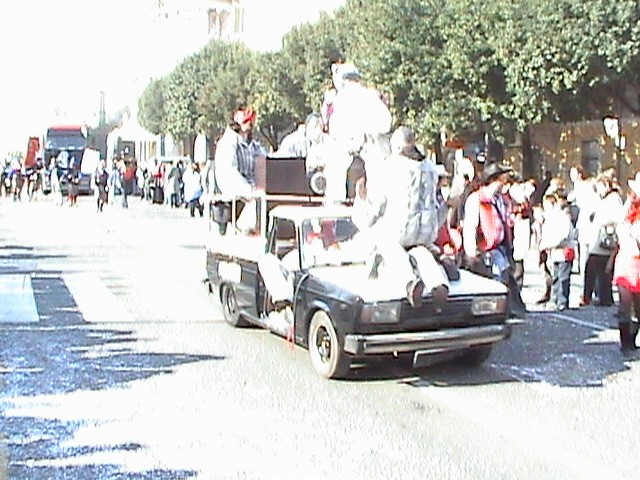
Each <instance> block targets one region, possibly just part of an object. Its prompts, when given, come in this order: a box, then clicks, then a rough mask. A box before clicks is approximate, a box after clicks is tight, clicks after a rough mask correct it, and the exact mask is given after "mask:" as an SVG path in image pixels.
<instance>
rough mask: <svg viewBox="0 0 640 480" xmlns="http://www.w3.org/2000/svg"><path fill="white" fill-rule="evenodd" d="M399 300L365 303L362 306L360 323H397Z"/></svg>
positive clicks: (400, 304) (398, 319) (398, 318)
mask: <svg viewBox="0 0 640 480" xmlns="http://www.w3.org/2000/svg"><path fill="white" fill-rule="evenodd" d="M401 306H402V303H401V302H385V303H367V304H365V305H363V306H362V313H361V314H360V321H361V322H362V323H398V322H399V321H400V307H401Z"/></svg>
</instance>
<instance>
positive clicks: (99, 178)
mask: <svg viewBox="0 0 640 480" xmlns="http://www.w3.org/2000/svg"><path fill="white" fill-rule="evenodd" d="M93 183H94V185H95V188H96V207H97V210H98V212H102V209H103V207H104V204H105V203H107V201H108V199H109V174H108V173H107V170H106V165H105V162H104V160H100V163H98V167H97V168H96V171H95V173H94V174H93Z"/></svg>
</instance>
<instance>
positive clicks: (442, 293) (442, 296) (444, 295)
mask: <svg viewBox="0 0 640 480" xmlns="http://www.w3.org/2000/svg"><path fill="white" fill-rule="evenodd" d="M448 298H449V288H447V287H446V286H445V285H438V286H437V287H434V288H433V290H431V302H432V304H433V308H434V309H435V311H436V312H438V313H440V312H441V311H442V308H443V307H444V304H445V303H447V299H448Z"/></svg>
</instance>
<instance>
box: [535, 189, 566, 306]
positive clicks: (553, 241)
mask: <svg viewBox="0 0 640 480" xmlns="http://www.w3.org/2000/svg"><path fill="white" fill-rule="evenodd" d="M543 208H544V220H543V222H542V228H541V237H540V247H539V248H540V250H541V251H542V250H546V251H547V252H548V261H549V262H550V263H551V264H552V265H553V267H552V271H553V282H552V284H551V303H552V305H551V306H552V307H553V308H554V309H555V310H559V311H562V310H565V309H567V308H569V287H570V280H571V265H572V263H573V260H574V259H575V238H574V237H575V232H574V229H573V225H572V224H571V215H570V213H569V209H568V205H567V202H566V201H565V200H564V199H560V198H558V197H557V196H555V195H546V196H545V197H544V198H543Z"/></svg>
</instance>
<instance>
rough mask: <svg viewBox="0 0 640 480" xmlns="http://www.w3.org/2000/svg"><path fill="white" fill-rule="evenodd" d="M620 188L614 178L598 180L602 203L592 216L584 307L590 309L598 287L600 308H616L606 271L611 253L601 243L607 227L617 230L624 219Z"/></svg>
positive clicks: (606, 177)
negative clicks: (619, 221) (611, 306)
mask: <svg viewBox="0 0 640 480" xmlns="http://www.w3.org/2000/svg"><path fill="white" fill-rule="evenodd" d="M618 187H619V186H618V181H617V180H616V179H615V177H613V176H612V175H611V174H607V173H605V174H600V175H599V176H598V178H597V180H596V191H597V193H598V195H599V199H598V201H597V204H596V207H595V209H594V212H593V214H592V221H591V226H592V228H591V231H590V235H589V242H588V243H589V253H588V257H587V261H586V265H585V269H584V288H583V292H582V299H581V302H580V305H589V304H590V303H591V302H592V297H593V293H594V291H595V289H596V284H597V287H598V292H597V294H598V301H599V303H598V305H601V306H610V305H613V292H612V283H611V282H612V278H611V272H610V271H609V272H608V271H607V268H606V266H607V262H608V261H609V257H610V256H611V250H610V249H608V248H605V247H604V246H603V245H602V242H601V240H602V239H603V236H604V232H605V230H606V227H607V226H613V227H615V224H616V223H617V221H618V219H620V218H622V217H623V202H622V196H621V195H620V190H619V188H618Z"/></svg>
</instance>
